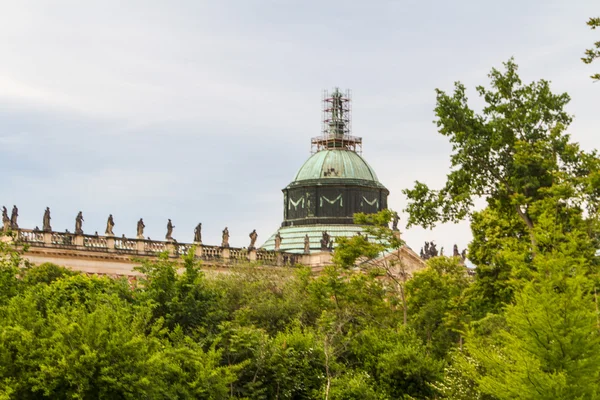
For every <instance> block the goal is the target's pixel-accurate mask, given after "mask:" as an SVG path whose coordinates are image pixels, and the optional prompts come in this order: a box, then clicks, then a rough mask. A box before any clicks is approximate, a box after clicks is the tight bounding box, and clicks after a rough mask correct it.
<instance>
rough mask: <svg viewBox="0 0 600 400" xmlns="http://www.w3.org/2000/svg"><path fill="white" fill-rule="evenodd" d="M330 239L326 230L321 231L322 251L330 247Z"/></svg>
mask: <svg viewBox="0 0 600 400" xmlns="http://www.w3.org/2000/svg"><path fill="white" fill-rule="evenodd" d="M330 241H331V236H329V234H328V233H327V232H326V231H323V234H322V238H321V250H322V251H327V250H330V249H331V245H330V243H329V242H330Z"/></svg>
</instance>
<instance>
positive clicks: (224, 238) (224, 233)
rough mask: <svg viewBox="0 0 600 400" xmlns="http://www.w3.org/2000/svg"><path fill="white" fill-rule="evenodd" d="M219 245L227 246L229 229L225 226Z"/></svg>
mask: <svg viewBox="0 0 600 400" xmlns="http://www.w3.org/2000/svg"><path fill="white" fill-rule="evenodd" d="M221 247H229V229H227V227H225V229H223V240H222V241H221Z"/></svg>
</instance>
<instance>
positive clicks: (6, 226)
mask: <svg viewBox="0 0 600 400" xmlns="http://www.w3.org/2000/svg"><path fill="white" fill-rule="evenodd" d="M2 225H3V230H4V232H8V231H9V230H10V218H8V210H7V209H6V207H5V206H2Z"/></svg>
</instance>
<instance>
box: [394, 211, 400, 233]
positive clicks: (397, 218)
mask: <svg viewBox="0 0 600 400" xmlns="http://www.w3.org/2000/svg"><path fill="white" fill-rule="evenodd" d="M399 221H400V217H399V216H398V213H397V212H396V211H394V213H393V214H392V230H393V231H397V230H398V222H399Z"/></svg>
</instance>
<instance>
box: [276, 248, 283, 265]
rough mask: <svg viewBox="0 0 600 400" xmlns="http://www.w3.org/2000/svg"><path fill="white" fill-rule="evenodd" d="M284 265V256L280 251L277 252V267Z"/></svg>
mask: <svg viewBox="0 0 600 400" xmlns="http://www.w3.org/2000/svg"><path fill="white" fill-rule="evenodd" d="M282 265H283V254H281V252H280V251H278V252H277V266H278V267H281V266H282Z"/></svg>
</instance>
